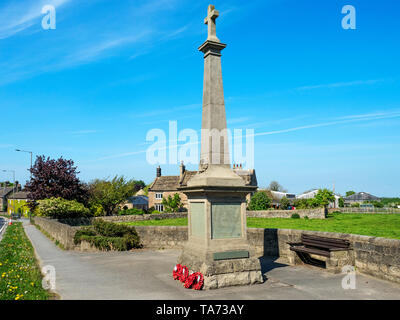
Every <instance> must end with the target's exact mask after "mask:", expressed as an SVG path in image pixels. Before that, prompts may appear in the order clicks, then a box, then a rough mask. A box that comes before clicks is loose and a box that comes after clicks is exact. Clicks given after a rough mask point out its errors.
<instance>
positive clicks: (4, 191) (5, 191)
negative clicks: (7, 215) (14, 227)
mask: <svg viewBox="0 0 400 320" xmlns="http://www.w3.org/2000/svg"><path fill="white" fill-rule="evenodd" d="M12 191H13V187H4V188H1V189H0V211H6V210H7V197H8V196H9V195H10V194H11V193H12Z"/></svg>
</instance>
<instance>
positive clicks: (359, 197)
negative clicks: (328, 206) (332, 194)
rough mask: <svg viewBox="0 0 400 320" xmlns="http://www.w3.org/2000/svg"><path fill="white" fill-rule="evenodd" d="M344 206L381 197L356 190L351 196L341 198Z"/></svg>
mask: <svg viewBox="0 0 400 320" xmlns="http://www.w3.org/2000/svg"><path fill="white" fill-rule="evenodd" d="M343 200H344V205H345V206H351V205H352V204H353V203H360V204H362V203H365V202H370V201H380V200H381V199H380V198H378V197H376V196H373V195H372V194H369V193H367V192H358V193H355V194H352V195H351V196H348V197H345V198H343Z"/></svg>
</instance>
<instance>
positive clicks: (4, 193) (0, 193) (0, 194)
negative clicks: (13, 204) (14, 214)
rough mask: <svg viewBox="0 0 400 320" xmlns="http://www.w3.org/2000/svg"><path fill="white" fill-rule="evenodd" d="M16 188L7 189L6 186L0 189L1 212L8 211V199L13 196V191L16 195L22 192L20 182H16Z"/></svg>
mask: <svg viewBox="0 0 400 320" xmlns="http://www.w3.org/2000/svg"><path fill="white" fill-rule="evenodd" d="M15 183H16V187H15V188H14V187H7V186H6V184H4V186H2V187H0V211H6V210H7V206H8V201H7V200H8V198H9V197H10V196H11V195H12V193H13V189H14V193H16V192H18V191H21V185H20V184H18V181H16V182H15Z"/></svg>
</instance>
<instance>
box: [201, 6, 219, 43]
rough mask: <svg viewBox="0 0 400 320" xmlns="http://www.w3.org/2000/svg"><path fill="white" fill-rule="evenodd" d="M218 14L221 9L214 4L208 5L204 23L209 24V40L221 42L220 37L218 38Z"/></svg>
mask: <svg viewBox="0 0 400 320" xmlns="http://www.w3.org/2000/svg"><path fill="white" fill-rule="evenodd" d="M218 16H219V11H218V10H215V7H214V6H213V5H212V4H210V5H209V6H208V14H207V17H206V18H205V19H204V23H205V24H206V25H208V37H207V40H211V41H217V42H219V39H218V38H217V30H216V27H215V19H217V18H218Z"/></svg>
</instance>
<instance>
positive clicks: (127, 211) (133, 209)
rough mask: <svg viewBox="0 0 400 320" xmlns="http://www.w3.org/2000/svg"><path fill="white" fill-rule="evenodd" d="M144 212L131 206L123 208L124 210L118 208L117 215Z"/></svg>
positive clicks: (140, 213)
mask: <svg viewBox="0 0 400 320" xmlns="http://www.w3.org/2000/svg"><path fill="white" fill-rule="evenodd" d="M144 213H145V212H144V211H143V210H140V209H136V208H132V209H124V210H119V211H118V215H119V216H131V215H135V214H136V215H142V214H144Z"/></svg>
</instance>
